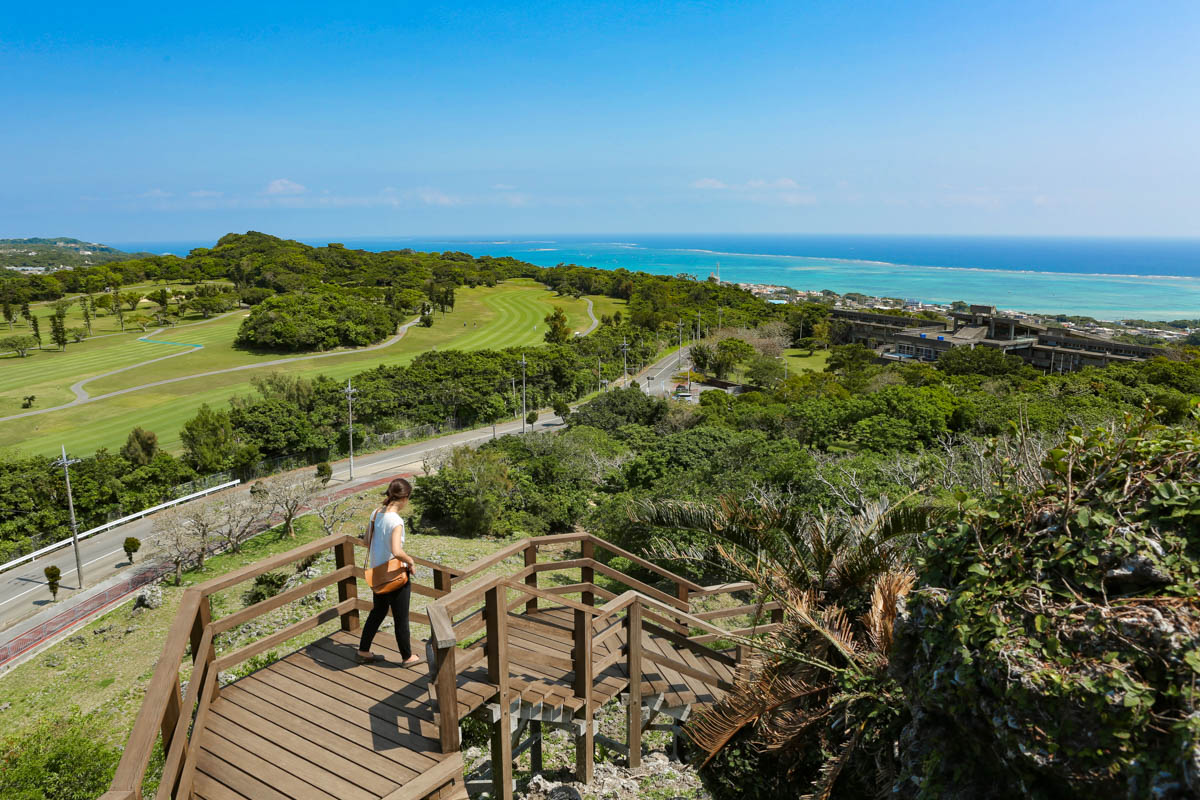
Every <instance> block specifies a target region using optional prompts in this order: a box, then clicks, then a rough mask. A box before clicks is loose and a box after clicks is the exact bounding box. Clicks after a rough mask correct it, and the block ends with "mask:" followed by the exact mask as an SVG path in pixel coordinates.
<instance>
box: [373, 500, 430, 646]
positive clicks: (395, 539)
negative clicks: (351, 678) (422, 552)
mask: <svg viewBox="0 0 1200 800" xmlns="http://www.w3.org/2000/svg"><path fill="white" fill-rule="evenodd" d="M411 495H412V484H411V483H409V482H408V481H406V480H404V478H396V479H394V480H393V481H392V482H391V483H389V484H388V488H387V492H386V493H384V496H383V507H382V508H379V509H377V510H376V511H375V512H374V513H373V514H372V515H371V524H370V526H369V532H368V534H367V536H368V541H367V553H368V557H367V568H368V569H371V568H374V567H379V566H383V565H384V564H387V562H388V561H390V560H392V559H393V558H398V559H400V560H401V561H403V562H404V563H405V564H406V565H407V567H408V571H409V574H410V575H411V573H412V572H413V570H414V569H415V568H416V562H414V561H413V558H412V556H410V555H409V554H408V553H406V552H404V518H403V517H401V516H400V512H401V511H402V510H404V507H405V506H406V505H408V498H409V497H410V496H411ZM373 597H374V605H373V606H372V607H371V613H370V614H368V615H367V621H366V623H364V624H363V632H362V641H361V642H359V645H358V661H359V663H360V664H366V663H369V662H371V661H375V660H376V659H375V656H374V655H373V654H372V653H371V641H372V640H373V639H374V638H375V634H376V633H377V632H378V631H379V626H380V625H381V624H382V623H383V619H384V617H386V616H387V613H388V610H389V609H390V610H391V612H392V619H393V620H394V621H395V623H396V647H397V649H399V650H400V655H401V656H402V657H403V659H404V664H405V665H409V664H416V663H417V662H418V661H420V660H421V659H420V658H418V657H417V656H415V655H413V653H412V648H411V646H410V645H409V641H408V603H409V600H410V599H411V598H412V581H411V580H408V581H406V582H405V584H404V585H403V586H402V587H400V588H399V589H396V590H394V591H391V592H387V593H386V594H379V593H375V594H374V595H373Z"/></svg>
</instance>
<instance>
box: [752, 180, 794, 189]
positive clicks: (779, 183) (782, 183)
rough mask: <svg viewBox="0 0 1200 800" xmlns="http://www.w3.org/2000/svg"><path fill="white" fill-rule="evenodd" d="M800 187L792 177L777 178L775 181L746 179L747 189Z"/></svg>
mask: <svg viewBox="0 0 1200 800" xmlns="http://www.w3.org/2000/svg"><path fill="white" fill-rule="evenodd" d="M798 187H799V184H797V183H796V182H795V181H794V180H792V179H791V178H776V179H775V180H773V181H766V180H762V179H761V178H760V179H757V180H752V181H746V188H747V189H796V188H798Z"/></svg>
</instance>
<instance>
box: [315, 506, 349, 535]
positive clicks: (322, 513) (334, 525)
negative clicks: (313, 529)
mask: <svg viewBox="0 0 1200 800" xmlns="http://www.w3.org/2000/svg"><path fill="white" fill-rule="evenodd" d="M354 513H355V509H354V504H353V503H352V502H351V498H350V497H339V498H337V499H336V500H331V501H329V502H328V503H322V504H321V505H319V506H317V518H318V519H320V520H321V530H323V531H324V532H325V535H326V536H333V535H334V534H336V533H338V532H340V530H341V527H342V525H344V524H345V523H346V522H349V521H350V519H351V518H352V517H353V516H354Z"/></svg>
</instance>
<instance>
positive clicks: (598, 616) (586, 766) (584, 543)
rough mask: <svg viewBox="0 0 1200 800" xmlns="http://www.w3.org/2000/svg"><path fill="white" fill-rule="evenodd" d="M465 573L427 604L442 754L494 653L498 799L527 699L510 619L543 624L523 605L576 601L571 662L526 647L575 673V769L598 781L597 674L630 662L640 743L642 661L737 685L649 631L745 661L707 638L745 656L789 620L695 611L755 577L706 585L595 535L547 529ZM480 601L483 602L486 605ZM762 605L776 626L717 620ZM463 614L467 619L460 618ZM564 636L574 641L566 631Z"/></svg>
mask: <svg viewBox="0 0 1200 800" xmlns="http://www.w3.org/2000/svg"><path fill="white" fill-rule="evenodd" d="M570 543H579V545H580V551H581V554H582V557H580V558H568V559H566V560H562V561H549V562H544V563H539V562H538V550H539V548H542V547H546V546H551V545H561V544H570ZM598 548H599V549H603V550H606V551H608V552H609V553H611V554H613V555H617V556H621V557H623V558H625V559H628V560H629V561H630V562H632V563H634V564H637V565H638V566H640V567H642V568H644V569H645V570H647V571H649V572H651V573H652V574H654V575H656V576H658V577H659V578H662V579H663V580H664V581H665V582H668V583H673V584H674V588H675V590H676V591H675V594H674V595H672V594H670V593H668V592H664V591H662V590H661V589H658V588H656V587H654V586H651V585H649V584H647V583H644V582H643V581H640V580H638V579H636V578H634V577H632V576H630V575H626V574H625V573H622V572H620V571H618V570H616V569H613V568H612V567H610V566H609V565H608V564H605V563H603V562H601V561H598V560H596V558H595V557H594V556H595V551H596V550H597V549H598ZM521 553H523V555H524V562H525V566H524V568H522V569H518V570H516V571H514V572H511V573H509V574H506V575H501V576H498V577H493V578H490V579H482V578H480V579H477V580H474V581H472V580H471V579H472V578H477V577H478V576H480V574H481V573H483V572H484V571H486V570H488V569H490V568H492V567H495V566H496V565H498V564H500V563H501V562H503V561H504V560H505V559H507V558H511V557H514V556H516V555H517V554H521ZM574 569H578V570H580V581H579V582H578V583H572V584H567V585H560V586H554V587H546V588H541V587H539V586H538V576H539V575H540V574H541V573H543V572H551V571H560V570H574ZM596 573H599V574H601V575H603V576H605V577H607V578H609V579H611V580H612V581H614V582H616V583H619V584H622V585H624V586H626V587H627V591H625V592H624V593H622V594H620V595H617V594H615V593H613V592H611V591H609V590H608V589H606V588H604V587H602V586H598V585H596V583H595V574H596ZM456 580H457V581H458V584H459V585H458V586H457V587H456V588H454V589H453V591H451V592H450V593H449V594H446V595H444V596H443V597H441V598H439V599H437V600H435V601H434V602H433V603H431V604H430V605H429V606H428V607H427V609H426V613H427V614H428V617H429V627H430V632H431V633H430V639H429V649H430V658H429V668H430V678H431V680H430V684H431V686H432V687H433V689H434V693H435V696H436V699H437V722H438V733H439V738H440V742H441V747H442V751H443V752H453V751H456V750H458V749H459V748H460V746H461V742H460V739H459V723H460V720H459V717H458V713H459V712H458V702H457V683H458V678H459V676H460V675H461V674H462V673H463V672H464V671H465V670H467V669H470V668H471V667H474V666H475V665H476V664H478V663H479V662H480V661H483V660H485V659H486V661H487V680H488V683H489V684H490V685H491V687H492V689H493V690H494V697H495V698H496V705H497V706H498V714H499V719H498V720H496V725H495V727H494V731H503V732H504V733H503V734H500V733H496V734H494V740H493V750H492V763H493V771H492V779H493V784H494V785H493V791H494V794H493V796H494V797H498V798H509V797H511V792H512V790H511V765H512V740H511V738H510V737H509V735H508V731H509V730H510V720H509V716H510V713H511V710H510V709H511V706H512V703H513V701H514V700H515V699H516V698H517V697H519V696H520V689H521V688H523V687H522V685H521V684H520V682H519V681H518V680H517V679H515V678H513V677H512V676H511V675H510V674H509V673H510V664H509V660H508V637H507V634H506V630H507V627H508V626H509V625H513V626H517V627H524V626H533V625H534V623H530V622H527V621H524V620H523V619H522V618H521V617H520V616H510V612H512V611H514V610H516V609H519V608H520V607H521V606H524V607H525V610H526V611H533V610H535V609H537V608H538V603H539V601H548V602H550V603H552V604H553V605H555V606H558V607H562V608H568V609H571V610H572V611H573V612H574V613H573V619H574V625H573V633H572V635H571V638H570V640H569V643H570V644H571V651H570V658H569V659H568V658H565V657H563V656H556V655H552V654H549V653H532V652H524V653H523V654H522V658H523V659H525V660H532V661H533V662H535V663H541V664H544V665H546V666H550V667H555V668H557V669H561V670H564V671H568V672H570V673H572V674H573V686H572V689H573V692H574V695H575V697H576V698H578V699H580V700H582V705H581V707H580V708H579V709H578V710H577V711H576V712H575V716H576V717H577V718H579V719H582V720H583V721H584V724H583V725H582V726H581V727H582V735H581V736H580V737H579V738H578V739H577V745H576V772H577V777H578V779H579V780H581V781H583V782H588V781H590V780H591V778H592V770H593V761H592V753H593V741H592V737H593V726H592V724H591V720H592V719H593V716H594V712H595V703H594V698H593V690H594V681H595V676H597V675H600V674H602V673H603V672H604V671H605V670H607V669H608V668H609V667H611V666H613V665H614V664H616V663H619V662H621V661H624V662H625V665H626V669H627V672H628V675H629V707H630V709H637V711H636V713H633V712H631V713H630V714H629V715H628V720H629V722H628V725H629V730H628V735H629V742H631V743H632V742H640V740H641V679H642V676H643V675H644V674H645V672H644V670H643V668H642V665H643V663H646V662H648V663H651V664H654V665H657V666H659V667H663V668H668V669H671V670H674V671H675V672H677V673H678V674H681V675H686V676H688V677H690V678H693V679H695V680H697V681H700V682H701V683H703V684H705V685H708V686H712V687H715V688H717V689H720V690H727V689H730V688H732V687H731V686H730V684H729V683H728V681H726V680H725V679H723V678H721V677H720V676H718V675H716V674H713V673H712V672H710V671H708V670H706V669H704V667H703V664H702V663H701V662H699V661H697V660H693V661H691V662H690V663H684V662H682V661H678V660H676V659H671V658H667V657H666V656H663V655H660V654H659V653H656V652H655V653H651V652H646V651H643V648H642V646H641V644H642V642H641V637H642V633H643V631H645V632H648V633H651V634H653V635H655V636H659V637H662V638H665V639H667V640H668V641H670V642H671V643H672V644H674V645H676V646H677V647H682V648H684V649H685V650H688V651H691V652H694V653H696V654H697V655H700V656H702V657H704V658H706V659H716V660H718V661H723V662H725V663H728V664H730V665H736V663H737V661H738V660H739V659H738V658H737V657H734V656H730V655H729V654H727V653H723V652H719V651H717V650H714V649H712V648H711V647H709V646H707V643H710V642H712V641H716V640H718V639H730V640H738V639H741V640H743V641H742V642H741V643H740V644H739V648H738V656H740V655H741V650H742V647H744V646H745V644H746V642H745V637H746V636H747V635H748V634H750V633H764V632H768V631H770V630H774V629H775V628H776V627H777V625H778V622H779V621H780V620H781V618H782V617H781V614H782V611H781V609H780V606H779V604H778V603H765V604H756V605H746V606H738V607H736V608H731V609H725V610H721V611H712V612H701V613H695V614H693V613H692V612H691V606H690V601H691V600H692V599H693V598H700V597H708V596H712V595H717V594H731V593H735V592H744V591H750V590H752V589H753V588H754V587H753V585H752V584H749V583H733V584H722V585H718V586H708V587H705V586H700V585H699V584H697V583H695V582H693V581H691V580H689V579H688V578H685V577H682V576H680V575H676V574H675V573H672V572H670V571H669V570H666V569H664V568H662V567H660V566H658V565H656V564H653V563H651V562H649V561H646V560H645V559H643V558H641V557H639V556H636V555H634V554H633V553H630V552H628V551H626V550H623V549H621V548H619V547H616V546H615V545H612V544H610V543H608V542H606V541H604V540H602V539H598V538H596V537H594V536H592V535H590V534H586V533H575V534H563V535H558V536H542V537H536V538H531V539H524V540H522V541H519V542H515V543H513V544H511V545H509V546H508V547H506V548H504V549H503V550H500V551H499V552H497V553H495V554H493V555H492V556H490V557H489V558H487V559H485V560H483V561H481V562H478V563H476V564H475V565H474V566H473V567H472V569H470V570H469V571H467V572H464V573H462V574H461V575H459V576H457V578H456ZM569 594H579V595H580V596H581V599H580V600H578V601H576V600H572V599H570V598H568V597H566V595H569ZM597 597H599V598H601V599H604V600H607V601H608V602H606V603H605V604H604V605H602V606H599V607H597V606H596V605H595V598H597ZM514 598H515V599H514ZM481 603H482V607H480V604H481ZM763 610H765V611H769V612H770V613H771V615H772V617H771V618H772V621H771V623H769V624H767V625H761V626H757V627H755V628H746V629H740V630H737V631H728V630H725V629H723V628H720V627H718V626H716V625H714V624H713V623H712V621H711V620H714V619H720V618H725V617H730V616H737V615H741V614H746V613H751V614H753V613H756V612H758V611H763ZM460 615H463V616H461V618H458V619H456V617H460ZM528 629H530V630H534V631H535V632H537V633H538V634H539V635H541V636H554V634H553V633H552V632H551V631H549V630H547V628H546V627H545V626H538V627H530V628H528ZM481 630H486V634H487V637H486V643H485V646H483V647H471V648H469V649H468V650H466V651H463V650H461V649H460V644H463V643H466V642H468V640H470V639H472V638H473V637H474V635H475V634H477V633H478V632H480V631H481ZM693 630H698V631H701V633H700V634H698V635H694V634H692V631H693ZM622 631H624V632H625V634H626V636H625V642H626V644H625V645H624V646H623V647H622V648H615V649H613V651H612V652H610V654H609V655H607V656H605V657H602V658H599V659H598V658H597V657H596V656H595V655H594V654H595V653H596V651H597V650H599V649H600V648H601V647H602V646H603V645H605V644H607V643H609V642H610V641H611V640H612V639H613V638H615V637H618V636H619V634H620V633H621V632H622ZM562 641H564V642H565V641H567V640H566V639H565V638H564V639H563V640H562ZM639 762H640V749H639V748H638V747H633V746H631V747H630V748H629V763H630V765H631V766H637V765H638V763H639ZM497 765H498V766H497Z"/></svg>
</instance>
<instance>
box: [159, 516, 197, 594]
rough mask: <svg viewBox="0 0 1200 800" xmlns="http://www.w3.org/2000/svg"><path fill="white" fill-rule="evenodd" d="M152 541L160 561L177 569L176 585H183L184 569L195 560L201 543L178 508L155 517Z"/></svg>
mask: <svg viewBox="0 0 1200 800" xmlns="http://www.w3.org/2000/svg"><path fill="white" fill-rule="evenodd" d="M150 541H151V542H152V543H153V544H154V548H155V550H157V551H158V557H159V559H161V560H162V561H163V562H164V563H166V564H170V565H171V566H172V567H174V568H175V585H176V586H178V585H180V584H181V583H183V568H184V566H186V565H188V564H191V563H192V561H193V560H195V558H196V552H197V550H198V549H199V546H200V543H199V541H198V540H197V538H196V534H195V531H194V530H193V529H192V526H190V525H188V524H187V521H186V520H185V519H184V517H183V514H182V513H181V512H180V511H179V509H178V508H173V509H170V510H168V511H164V512H162V513H160V514H158V515H157V516H155V518H154V525H153V527H152V528H151V533H150Z"/></svg>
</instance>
